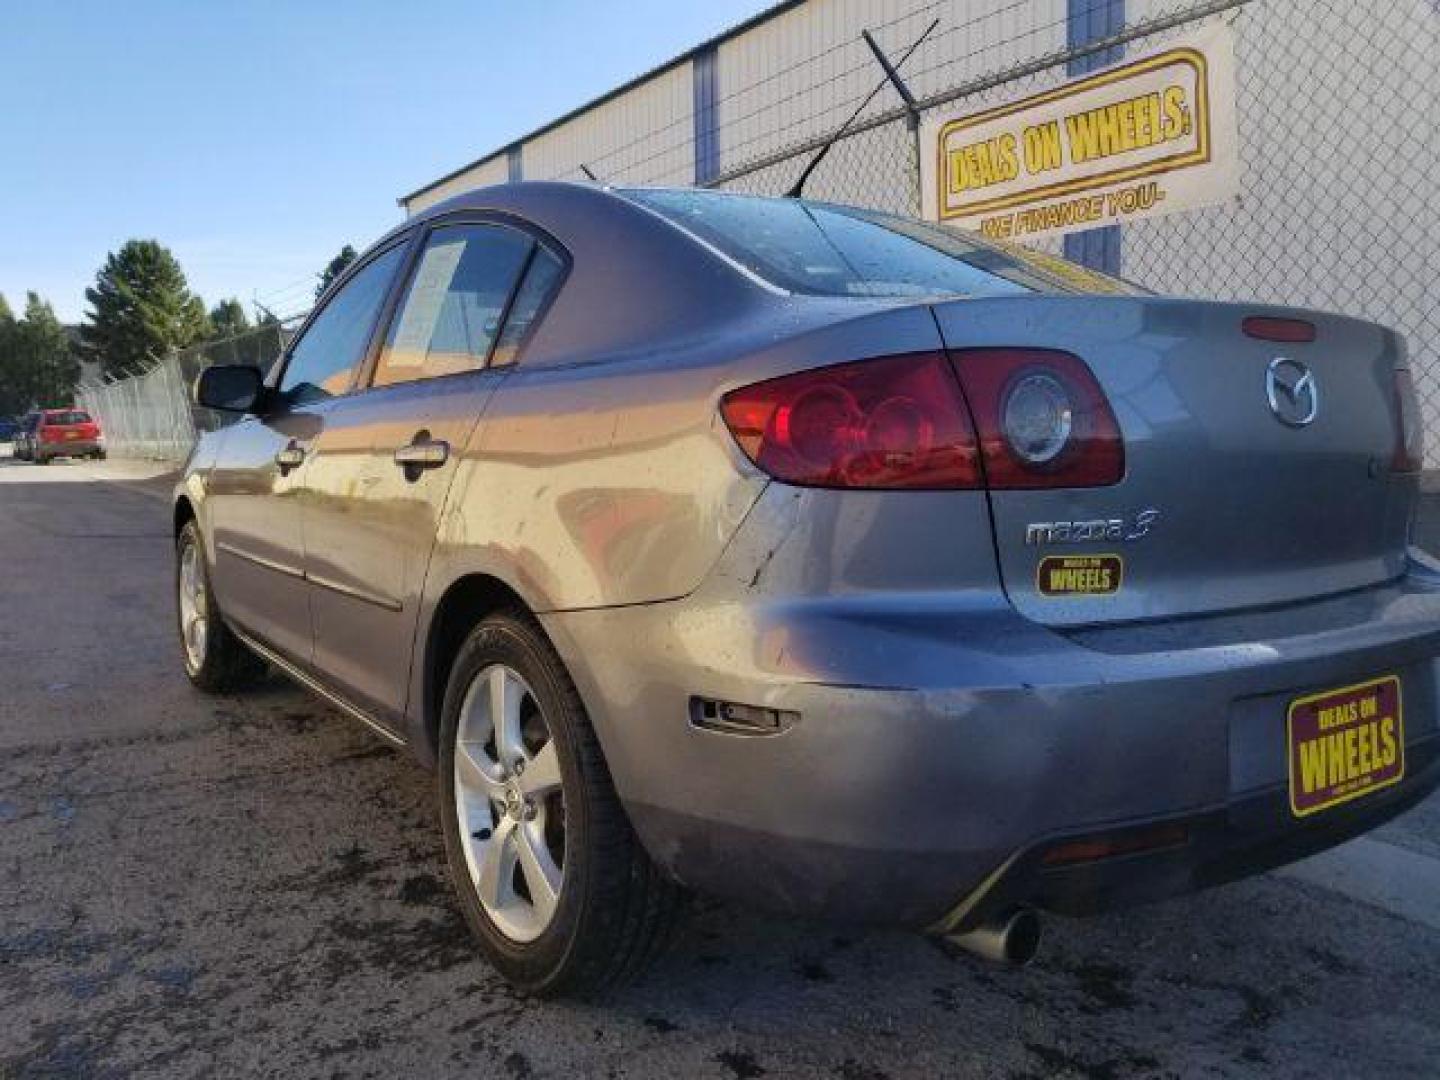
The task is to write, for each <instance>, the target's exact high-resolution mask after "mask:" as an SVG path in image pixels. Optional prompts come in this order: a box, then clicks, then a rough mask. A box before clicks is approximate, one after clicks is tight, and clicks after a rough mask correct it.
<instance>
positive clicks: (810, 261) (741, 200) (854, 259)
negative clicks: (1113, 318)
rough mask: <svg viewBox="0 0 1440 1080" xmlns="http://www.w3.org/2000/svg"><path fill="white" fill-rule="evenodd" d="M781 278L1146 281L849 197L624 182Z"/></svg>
mask: <svg viewBox="0 0 1440 1080" xmlns="http://www.w3.org/2000/svg"><path fill="white" fill-rule="evenodd" d="M625 194H626V195H627V196H628V197H630V198H631V199H634V200H635V201H636V202H638V203H640V204H641V205H643V206H647V207H649V208H650V209H652V210H654V211H656V212H658V213H660V214H661V215H663V216H664V217H666V218H669V219H670V220H671V221H673V222H674V223H675V224H677V225H679V226H680V227H681V228H683V229H685V230H687V231H689V232H690V233H693V234H694V235H695V236H697V237H699V238H700V239H702V240H704V241H705V242H706V243H708V244H710V245H712V246H714V247H716V248H719V249H720V250H721V251H722V252H724V253H725V254H726V255H728V256H729V257H730V258H731V259H733V260H735V261H736V262H738V263H740V264H741V265H742V266H744V267H746V268H747V269H749V270H750V271H751V272H753V273H755V274H757V275H758V276H760V277H762V278H764V279H765V280H766V281H769V282H771V283H772V284H774V285H778V286H780V287H781V288H783V289H788V290H789V291H791V292H801V293H811V294H815V295H820V296H937V295H938V296H1007V295H1013V294H1020V293H1032V292H1051V293H1054V292H1065V293H1117V292H1120V293H1128V292H1140V291H1142V290H1140V289H1138V288H1136V287H1135V286H1132V285H1129V284H1128V283H1126V282H1123V281H1120V280H1118V279H1116V278H1112V277H1108V276H1107V275H1105V274H1099V273H1096V272H1095V271H1093V270H1088V269H1086V268H1085V267H1083V266H1079V265H1076V264H1075V263H1070V262H1067V261H1066V260H1064V259H1059V258H1055V257H1054V256H1048V255H1043V254H1040V253H1038V252H1033V251H1029V250H1027V249H1025V248H1021V247H1017V246H1014V245H1004V246H1002V245H999V244H996V243H994V242H992V241H989V240H981V239H980V238H979V237H977V236H974V235H972V234H970V233H963V232H959V231H957V230H954V229H950V228H946V227H943V226H940V225H933V224H930V223H929V222H924V221H916V220H914V219H912V218H904V217H899V216H897V215H894V214H882V213H879V212H876V211H872V210H861V209H858V208H856V207H852V206H837V205H834V204H832V203H818V202H810V201H808V200H804V199H776V198H766V197H763V196H758V195H733V194H728V193H723V192H715V191H692V190H667V189H638V190H631V191H627V192H625Z"/></svg>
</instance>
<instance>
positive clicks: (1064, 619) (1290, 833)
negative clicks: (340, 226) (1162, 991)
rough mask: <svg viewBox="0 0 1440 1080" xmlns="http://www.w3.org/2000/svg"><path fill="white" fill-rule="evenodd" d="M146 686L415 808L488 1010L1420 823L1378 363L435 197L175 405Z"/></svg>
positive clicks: (1412, 612)
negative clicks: (358, 729)
mask: <svg viewBox="0 0 1440 1080" xmlns="http://www.w3.org/2000/svg"><path fill="white" fill-rule="evenodd" d="M197 395H198V400H199V402H200V403H201V404H202V405H205V406H208V407H210V408H217V409H230V410H233V411H235V412H237V413H241V414H243V415H242V416H241V418H240V419H239V420H238V422H236V423H234V424H233V425H231V426H229V427H226V428H224V429H222V430H219V431H216V432H212V433H210V434H207V435H205V436H203V437H202V439H201V440H200V443H199V445H198V446H197V447H196V448H195V451H194V453H193V455H192V457H191V459H190V461H189V463H188V465H187V467H186V469H185V473H184V478H183V481H182V482H181V483H180V485H179V487H178V489H177V494H176V500H175V506H174V515H175V516H174V524H175V535H176V540H177V548H176V550H177V564H178V572H177V583H178V590H177V592H178V598H179V629H180V637H181V640H182V643H183V655H184V662H185V668H186V671H187V672H188V673H189V676H190V678H191V679H192V680H193V681H194V683H195V684H196V685H197V686H199V687H201V688H202V689H205V690H210V691H230V690H233V689H235V688H237V687H238V686H240V685H242V684H244V683H245V682H247V681H250V680H252V679H254V678H255V677H256V676H257V675H258V674H260V673H261V672H262V670H263V669H264V667H265V665H267V664H269V665H274V666H275V667H277V668H279V669H281V670H282V671H284V672H286V673H288V674H289V675H290V676H292V677H293V678H295V679H296V680H298V681H299V682H301V683H303V684H305V685H306V686H308V687H310V688H311V689H313V690H314V691H315V692H316V693H318V694H320V695H321V696H323V697H324V698H326V699H328V700H329V701H330V702H332V703H334V704H335V705H336V706H337V707H339V708H340V709H341V710H343V711H344V712H346V713H348V714H350V715H351V716H353V717H355V718H356V719H357V720H359V721H361V722H362V723H364V724H366V725H368V726H369V727H371V728H373V729H374V730H375V731H376V732H377V733H379V734H380V735H381V736H382V737H384V738H385V739H388V740H390V741H392V742H394V743H396V744H400V745H403V746H405V747H407V748H408V749H409V750H410V751H411V753H413V754H414V755H415V756H416V757H417V758H419V759H420V760H421V761H422V762H424V763H426V764H427V765H431V766H434V767H435V768H436V769H437V771H438V774H439V783H438V788H439V800H438V801H439V812H440V821H441V824H442V827H443V831H444V836H445V842H446V849H447V851H448V855H449V860H450V865H451V869H452V871H453V875H454V880H455V887H456V892H457V895H458V900H459V903H460V905H461V907H462V908H463V910H464V913H465V915H466V917H467V919H468V920H469V922H470V925H471V926H472V927H473V929H474V931H475V934H476V936H477V938H478V940H479V943H480V946H481V948H482V949H483V950H484V952H485V953H486V955H487V956H488V957H489V958H490V959H491V961H492V962H493V963H494V964H495V966H496V967H497V968H498V969H499V970H500V971H501V972H503V973H504V975H505V976H507V977H508V978H509V979H510V980H511V981H512V982H513V983H514V984H515V985H516V986H518V987H520V988H521V989H523V990H525V991H528V992H532V993H541V994H554V993H561V992H590V991H594V990H595V989H597V988H598V987H601V986H604V985H605V984H607V983H611V982H614V981H616V980H620V979H624V978H626V977H628V976H631V975H633V974H634V973H636V972H638V971H639V970H641V969H642V968H643V967H644V966H645V964H646V963H647V961H648V960H649V959H650V958H651V957H652V956H653V955H654V954H655V952H656V951H657V949H658V948H659V947H660V946H661V944H662V943H663V941H664V940H665V937H666V934H667V931H668V930H669V929H670V927H671V926H672V924H673V923H674V922H675V919H676V916H677V912H678V910H679V901H680V898H681V896H682V895H684V893H685V891H686V890H688V889H695V890H702V891H705V892H710V893H716V894H723V895H727V896H732V897H739V898H741V899H743V900H746V901H751V902H755V903H759V904H764V905H767V906H769V907H772V908H776V909H779V910H782V911H788V912H798V913H805V914H809V915H814V916H826V917H834V918H839V919H846V920H861V921H870V922H882V923H891V924H899V925H904V926H910V927H914V928H916V929H919V930H923V931H926V932H928V933H931V934H935V935H943V936H946V937H948V938H950V939H952V940H954V941H957V942H959V943H960V944H962V945H965V946H967V947H970V948H972V949H974V950H975V951H977V952H980V953H983V954H986V955H992V956H996V957H1003V958H1009V959H1012V960H1023V959H1024V958H1026V957H1027V956H1028V955H1029V954H1030V953H1031V952H1032V951H1033V948H1034V943H1035V935H1036V927H1037V925H1038V924H1037V921H1036V915H1035V912H1037V911H1055V912H1065V913H1084V912H1090V911H1097V910H1101V909H1105V908H1110V907H1114V906H1117V905H1123V904H1128V903H1134V902H1138V901H1142V900H1152V899H1157V898H1161V897H1166V896H1171V895H1175V894H1179V893H1184V892H1187V891H1190V890H1194V889H1196V888H1199V887H1203V886H1207V885H1211V884H1214V883H1217V882H1222V881H1226V880H1229V879H1233V878H1236V877H1239V876H1242V875H1245V874H1249V873H1253V872H1256V871H1259V870H1263V869H1265V868H1268V867H1272V866H1275V865H1278V864H1280V863H1283V862H1286V861H1288V860H1292V859H1295V858H1298V857H1300V856H1303V855H1306V854H1308V853H1310V852H1313V851H1316V850H1319V849H1321V848H1324V847H1327V846H1329V845H1332V844H1335V843H1337V842H1338V841H1340V840H1343V839H1345V838H1347V837H1350V836H1353V835H1355V834H1357V833H1360V832H1363V831H1365V830H1367V829H1370V828H1372V827H1373V826H1375V825H1377V824H1379V823H1381V822H1383V821H1385V820H1387V819H1389V818H1391V817H1393V816H1394V815H1395V814H1397V813H1399V812H1400V811H1402V810H1403V809H1405V808H1406V807H1408V806H1410V805H1412V804H1413V803H1415V802H1416V801H1417V800H1419V799H1420V798H1421V797H1423V796H1424V795H1425V794H1426V793H1428V792H1429V791H1431V790H1432V789H1434V788H1435V787H1436V785H1437V782H1440V729H1437V719H1436V718H1437V701H1436V694H1437V667H1436V657H1437V655H1440V566H1437V564H1436V563H1434V562H1432V561H1431V560H1430V559H1429V558H1427V557H1426V556H1424V555H1423V554H1421V553H1419V552H1418V551H1416V550H1415V549H1414V548H1412V547H1411V546H1410V544H1409V536H1410V529H1411V518H1412V514H1413V511H1414V508H1415V504H1416V495H1417V488H1418V470H1419V468H1420V459H1421V441H1422V435H1421V430H1420V422H1419V418H1418V414H1417V410H1416V406H1415V396H1414V391H1413V389H1412V386H1411V376H1410V373H1409V371H1408V369H1407V366H1406V357H1405V351H1404V346H1403V343H1402V341H1401V340H1400V338H1398V337H1397V336H1396V335H1395V334H1394V333H1393V332H1391V331H1390V330H1387V329H1385V328H1384V327H1381V326H1376V325H1374V324H1371V323H1368V322H1362V321H1359V320H1357V319H1351V318H1345V317H1341V316H1337V315H1330V314H1322V313H1319V312H1313V311H1299V310H1291V309H1282V308H1274V307H1266V306H1263V305H1258V304H1243V303H1242V304H1236V303H1212V302H1203V301H1194V300H1181V299H1171V298H1165V297H1160V296H1155V295H1152V294H1150V293H1147V292H1145V291H1143V290H1141V289H1138V288H1135V287H1133V286H1130V285H1127V284H1125V283H1123V282H1120V281H1117V280H1114V279H1112V278H1109V277H1104V276H1101V275H1099V274H1096V273H1092V272H1091V271H1088V270H1086V269H1084V268H1082V267H1079V266H1075V265H1071V264H1069V263H1066V262H1063V261H1061V260H1058V259H1055V258H1051V257H1047V256H1042V255H1038V254H1034V253H1027V252H1025V251H1023V250H1021V249H1012V248H1008V247H999V246H995V245H993V244H990V243H988V242H984V241H982V240H980V239H978V238H975V237H970V236H967V235H963V234H959V233H956V232H953V231H950V230H948V229H943V228H940V227H937V226H934V225H929V224H926V223H923V222H919V221H914V220H909V219H905V218H900V217H893V216H888V215H885V214H880V213H875V212H871V211H867V210H860V209H854V208H851V207H845V206H836V205H827V204H823V203H818V202H811V201H804V200H796V199H771V198H759V197H752V196H746V195H738V194H724V193H716V192H702V191H693V190H620V189H613V188H606V187H598V186H584V185H568V184H555V183H529V184H517V185H508V186H502V187H497V188H491V189H488V190H482V191H477V192H473V193H470V194H467V195H463V196H460V197H459V198H457V199H454V200H452V201H450V202H448V203H445V204H443V205H441V206H438V207H436V208H434V209H433V210H431V211H429V212H428V213H426V214H424V215H422V216H419V217H416V218H413V219H411V220H409V221H407V222H406V223H405V224H404V225H403V226H401V227H400V228H398V229H397V230H395V231H394V232H393V233H391V234H390V235H388V236H386V237H385V238H384V239H383V240H381V241H380V242H379V243H378V244H376V245H375V246H374V247H373V248H372V249H371V250H370V251H369V252H368V253H367V254H365V255H364V256H363V257H362V258H360V259H359V260H358V261H357V263H356V264H355V265H354V266H353V267H352V268H351V269H350V270H349V271H348V272H347V273H346V274H345V275H344V277H343V278H341V279H340V280H339V281H337V282H336V283H335V284H334V285H333V286H332V287H331V289H330V290H329V292H328V293H327V294H326V295H325V296H324V297H323V299H322V300H321V302H320V303H319V304H318V305H317V307H316V310H315V311H314V312H313V313H312V315H311V316H310V318H309V321H308V323H307V324H306V325H305V326H304V327H303V328H302V330H301V331H300V333H299V334H298V336H297V337H296V338H295V340H294V341H293V342H292V343H291V344H290V346H289V348H288V350H287V352H286V354H285V355H284V356H283V357H282V358H281V360H280V362H279V363H278V364H276V365H275V367H274V368H273V370H272V371H271V372H270V373H269V375H268V376H267V377H266V378H264V379H262V377H261V374H260V372H259V371H257V370H255V369H252V368H245V367H216V368H211V369H210V370H208V371H207V372H205V373H204V374H203V376H202V377H201V379H200V380H199V383H198V386H197Z"/></svg>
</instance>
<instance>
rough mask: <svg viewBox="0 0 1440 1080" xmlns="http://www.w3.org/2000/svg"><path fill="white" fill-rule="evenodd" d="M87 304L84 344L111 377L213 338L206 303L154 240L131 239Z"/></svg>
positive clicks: (89, 292) (112, 258)
mask: <svg viewBox="0 0 1440 1080" xmlns="http://www.w3.org/2000/svg"><path fill="white" fill-rule="evenodd" d="M85 299H86V300H88V301H89V302H90V307H91V310H90V311H89V312H87V313H86V322H85V324H84V325H83V326H81V328H80V335H81V340H82V341H83V342H84V346H85V349H86V351H87V352H88V353H89V354H90V355H91V356H93V357H94V358H95V359H97V360H98V361H100V364H101V367H102V369H103V370H104V371H106V372H107V373H110V374H115V375H120V374H124V373H126V372H127V371H131V370H134V369H135V368H139V367H144V366H146V365H147V364H148V363H150V362H153V361H155V360H158V359H159V358H160V357H162V356H164V355H165V354H166V353H167V352H169V351H170V350H172V349H179V348H184V347H185V346H187V345H191V344H194V343H195V342H197V341H202V340H204V339H205V338H206V337H208V336H209V333H210V319H209V317H208V316H207V315H206V313H205V305H204V303H203V302H202V301H201V299H200V298H199V297H198V296H196V295H194V294H193V293H192V292H191V291H190V287H189V284H188V283H187V282H186V280H185V272H184V271H183V270H181V269H180V264H179V262H177V261H176V259H175V256H174V255H172V254H171V253H170V251H169V250H168V249H167V248H165V247H162V246H161V245H160V244H159V243H157V242H156V241H154V240H131V241H129V242H127V243H126V244H125V246H124V247H122V248H121V249H120V250H119V251H112V252H111V253H110V254H109V255H107V256H106V257H105V265H104V266H102V267H101V268H100V270H99V272H98V273H97V274H96V275H95V284H94V286H93V287H92V288H89V289H86V290H85Z"/></svg>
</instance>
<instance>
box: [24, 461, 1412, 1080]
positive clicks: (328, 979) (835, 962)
mask: <svg viewBox="0 0 1440 1080" xmlns="http://www.w3.org/2000/svg"><path fill="white" fill-rule="evenodd" d="M138 475H139V474H138V473H137V471H136V470H134V469H130V470H126V469H125V468H124V467H122V466H118V465H117V466H91V465H80V464H69V463H60V464H56V465H54V466H51V467H49V468H48V469H38V468H34V467H31V466H26V465H21V464H18V463H12V462H10V461H8V460H4V461H0V761H3V769H0V1077H4V1078H7V1080H8V1078H15V1080H19V1078H22V1077H25V1078H28V1077H62V1076H63V1077H127V1076H167V1077H168V1076H207V1077H209V1076H242V1075H243V1076H283V1077H286V1078H294V1077H312V1076H313V1077H357V1078H358V1077H394V1076H408V1075H416V1076H419V1075H424V1076H427V1077H443V1076H460V1075H466V1076H484V1077H500V1078H511V1077H513V1078H516V1080H523V1078H530V1077H561V1076H564V1077H569V1076H587V1077H588V1076H595V1077H652V1076H653V1077H667V1078H670V1077H686V1078H689V1077H714V1078H718V1080H737V1078H738V1080H752V1078H757V1077H763V1076H771V1077H792V1076H794V1077H829V1078H837V1080H881V1078H887V1077H896V1078H898V1077H971V1076H975V1077H1007V1078H1021V1077H1083V1078H1093V1080H1105V1078H1113V1077H1129V1076H1156V1077H1160V1076H1180V1077H1192V1076H1201V1077H1203V1076H1252V1075H1253V1076H1266V1077H1271V1076H1296V1077H1300V1076H1306V1077H1308V1076H1315V1075H1332V1076H1362V1075H1364V1076H1384V1077H1404V1076H1414V1077H1421V1076H1435V1075H1437V1073H1440V885H1437V883H1440V801H1437V800H1436V799H1433V798H1432V799H1431V800H1430V801H1429V802H1427V803H1425V804H1423V805H1421V806H1420V807H1418V808H1417V809H1415V810H1414V811H1412V812H1411V813H1410V814H1408V815H1407V816H1405V817H1403V818H1401V819H1399V820H1397V821H1396V822H1394V823H1393V824H1391V825H1390V826H1387V827H1386V828H1385V829H1383V830H1380V831H1379V832H1378V833H1376V834H1373V835H1372V836H1371V837H1368V838H1365V839H1363V840H1361V841H1356V842H1355V843H1353V844H1351V845H1347V846H1346V847H1343V848H1340V849H1338V850H1337V851H1335V852H1332V853H1329V854H1327V855H1325V856H1321V857H1319V858H1317V859H1315V860H1310V861H1309V862H1308V863H1305V864H1300V865H1299V866H1298V867H1296V868H1294V869H1291V870H1287V871H1285V872H1280V873H1274V874H1269V875H1266V876H1264V877H1261V878H1258V879H1253V880H1250V881H1246V882H1242V883H1238V884H1235V885H1230V886H1226V887H1223V888H1220V889H1216V890H1212V891H1210V892H1208V893H1204V894H1201V895H1198V896H1195V897H1191V898H1187V899H1184V900H1179V901H1173V902H1170V903H1166V904H1161V905H1156V906H1152V907H1148V908H1143V909H1139V910H1135V911H1132V912H1128V913H1124V914H1117V915H1112V916H1108V917H1104V918H1100V919H1094V920H1088V921H1072V920H1059V919H1056V920H1051V921H1050V922H1049V924H1048V927H1047V931H1048V933H1047V939H1046V942H1045V945H1044V947H1043V950H1042V953H1041V957H1040V959H1039V960H1038V961H1037V962H1036V963H1035V964H1034V965H1033V966H1032V967H1030V968H1027V969H1024V970H1007V969H1000V968H995V967H989V966H985V965H983V964H982V963H980V962H979V961H976V960H973V959H972V958H970V957H968V956H964V955H951V954H949V953H947V952H946V951H944V950H942V949H941V948H940V947H938V946H937V945H935V944H933V943H930V942H927V941H925V940H922V939H920V938H918V937H914V936H911V935H907V934H902V933H893V932H884V931H874V930H860V929H856V928H849V927H836V926H825V925H816V924H807V923H802V922H794V921H787V920H781V919H776V918H773V917H770V916H767V915H762V914H758V913H755V912H752V911H748V910H745V909H743V908H740V907H734V906H729V905H721V904H716V903H711V902H706V901H699V902H697V903H696V905H695V908H694V911H693V914H692V916H691V918H690V919H689V921H688V924H687V928H686V930H685V932H684V933H683V935H682V936H681V938H680V940H679V941H678V942H677V944H676V946H675V947H674V949H673V950H672V951H671V952H670V953H669V954H668V956H667V957H666V958H665V959H664V960H663V961H662V963H661V964H660V966H659V967H658V968H657V969H656V970H655V971H654V972H653V974H652V975H650V976H649V977H648V978H647V979H646V980H645V981H644V982H643V983H642V984H640V985H638V986H636V987H633V988H631V989H627V990H625V991H624V992H622V993H620V994H618V995H616V996H615V997H613V998H612V999H610V1000H608V1001H605V1002H602V1003H592V1004H577V1003H569V1002H560V1003H544V1002H536V1001H530V1000H525V999H521V998H518V997H516V996H514V995H512V994H511V993H509V992H508V991H507V990H506V988H505V986H504V985H503V984H502V982H501V981H500V979H499V978H497V977H496V976H495V975H494V974H493V973H492V971H491V970H490V969H489V967H488V966H487V965H486V964H485V962H484V961H483V960H481V959H480V958H479V957H478V956H477V955H476V954H475V952H474V951H473V950H472V948H471V946H470V943H469V940H468V937H467V933H466V930H465V928H464V926H463V924H462V922H461V920H460V918H459V916H458V914H457V912H456V909H455V907H454V904H453V902H452V896H451V891H450V886H449V883H448V881H447V879H446V874H445V867H444V860H443V853H442V850H441V843H440V837H439V833H438V829H437V826H436V821H435V812H434V801H435V797H434V792H433V785H432V782H431V778H430V776H429V775H428V774H426V773H425V772H424V771H422V770H421V769H420V768H419V767H417V766H415V765H413V764H412V763H411V762H410V761H409V760H408V759H407V758H406V757H405V756H403V755H402V754H400V753H396V752H394V751H392V750H390V749H388V748H387V747H385V746H384V745H383V744H381V743H380V742H379V741H378V740H377V739H375V738H374V737H372V736H371V735H369V734H368V733H367V732H365V731H364V730H362V729H361V728H360V727H358V726H357V725H356V724H354V723H353V722H351V721H348V720H346V719H345V718H344V717H342V716H341V715H339V714H337V713H336V712H334V711H333V710H331V709H329V708H327V707H325V706H322V705H320V704H318V703H316V702H315V701H313V700H312V699H311V698H309V697H308V696H306V695H305V694H304V693H302V692H301V691H299V690H297V689H295V688H293V687H291V686H289V685H287V684H285V683H283V682H281V681H280V680H278V679H277V680H275V681H274V682H272V683H271V684H270V685H268V686H266V687H264V688H263V689H262V690H261V691H259V692H257V693H255V694H252V695H248V696H245V697H233V698H221V699H211V698H206V697H203V696H201V695H199V694H197V693H195V692H193V691H192V690H191V689H190V688H189V685H188V684H187V682H186V681H185V678H184V676H183V674H182V672H181V668H180V659H179V655H178V651H177V650H178V647H177V645H176V644H175V642H174V640H173V637H172V628H171V618H172V616H171V599H170V575H171V563H170V558H171V555H170V539H169V529H168V517H167V515H168V507H167V504H166V502H165V497H164V493H165V491H166V490H167V485H165V484H164V483H163V482H159V481H146V480H143V479H137V476H138ZM117 479H118V480H120V481H121V482H114V481H116V480H117ZM1423 524H1424V528H1425V529H1426V535H1427V536H1428V537H1430V538H1431V539H1435V538H1437V537H1440V514H1436V515H1433V516H1431V517H1427V518H1426V521H1425V522H1424V523H1423Z"/></svg>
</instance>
